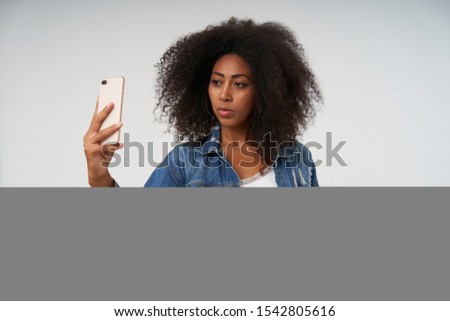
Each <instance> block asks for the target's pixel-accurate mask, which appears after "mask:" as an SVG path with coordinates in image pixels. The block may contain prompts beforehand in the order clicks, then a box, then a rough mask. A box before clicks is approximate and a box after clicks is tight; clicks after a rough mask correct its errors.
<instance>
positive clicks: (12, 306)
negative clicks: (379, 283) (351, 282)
mask: <svg viewBox="0 0 450 321" xmlns="http://www.w3.org/2000/svg"><path fill="white" fill-rule="evenodd" d="M448 304H449V302H448V301H156V302H155V301H153V302H152V301H2V302H0V308H1V311H2V316H4V318H5V320H48V321H52V320H57V321H59V320H61V319H64V320H68V321H72V320H76V321H78V320H102V321H103V320H105V321H106V320H144V319H148V320H205V321H206V320H236V319H238V320H252V321H254V320H286V321H289V320H302V319H303V320H311V321H312V320H328V321H329V320H333V321H360V320H367V321H379V320H386V321H404V320H405V321H406V320H407V321H416V320H420V321H422V320H433V321H448V316H449V313H448ZM259 306H260V307H261V315H262V316H258V314H259V310H258V307H259ZM277 306H278V307H279V308H278V310H276V311H278V317H277V316H276V312H274V313H273V312H272V311H274V309H275V307H277ZM291 306H292V307H294V309H293V310H294V311H298V313H299V316H297V315H294V316H288V314H289V309H290V307H291ZM299 306H301V307H302V308H303V314H301V313H302V308H298V309H297V307H299ZM307 306H308V308H306V307H307ZM154 307H156V309H159V310H154ZM197 307H198V309H199V311H201V309H206V310H210V311H211V312H212V311H213V310H214V307H216V308H218V309H220V310H219V313H221V312H225V311H224V310H225V309H228V310H230V309H245V310H246V316H239V317H237V316H235V317H231V316H213V317H208V316H202V317H200V316H198V317H197V316H192V317H191V316H190V311H189V310H188V311H187V312H188V316H172V315H173V313H172V312H170V315H171V316H159V317H158V316H156V317H155V316H150V317H149V316H147V317H145V316H141V317H136V316H135V315H134V316H130V315H129V316H128V317H125V316H122V317H119V319H118V317H117V316H116V314H115V312H116V311H117V310H119V309H144V310H145V312H147V309H150V310H151V312H152V314H153V313H154V312H153V311H161V312H159V313H160V314H161V313H162V314H163V315H168V313H169V312H167V310H166V309H172V308H175V309H176V310H177V311H178V309H194V313H195V309H196V308H197ZM266 307H267V310H266ZM283 307H287V308H283ZM316 307H317V309H316V314H317V312H318V313H319V315H318V316H314V314H313V313H314V312H313V311H314V309H315V308H316ZM322 307H325V309H322ZM330 308H332V311H334V315H332V316H331V315H330V314H329V311H330ZM115 309H117V310H115ZM307 310H309V311H310V312H306V311H307ZM171 311H173V310H171ZM251 311H253V313H252V312H251ZM269 311H271V312H270V313H269ZM285 311H286V312H285ZM324 311H325V312H324ZM284 312H285V314H286V316H281V314H283V313H284ZM130 313H131V312H130ZM199 313H201V312H199ZM204 313H205V314H206V313H208V312H204ZM323 314H325V315H326V316H322V315H323Z"/></svg>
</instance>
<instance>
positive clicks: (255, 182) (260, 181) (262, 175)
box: [240, 167, 278, 187]
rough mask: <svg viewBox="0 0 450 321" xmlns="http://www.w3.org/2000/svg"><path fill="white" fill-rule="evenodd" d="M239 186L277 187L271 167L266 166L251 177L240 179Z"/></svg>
mask: <svg viewBox="0 0 450 321" xmlns="http://www.w3.org/2000/svg"><path fill="white" fill-rule="evenodd" d="M240 187H278V185H277V182H276V180H275V172H274V171H273V167H266V168H264V169H263V170H262V171H261V172H259V173H257V174H256V175H254V176H252V177H249V178H244V179H241V181H240Z"/></svg>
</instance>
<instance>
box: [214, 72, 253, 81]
mask: <svg viewBox="0 0 450 321" xmlns="http://www.w3.org/2000/svg"><path fill="white" fill-rule="evenodd" d="M212 74H216V75H219V76H221V77H224V78H225V75H224V74H221V73H220V72H217V71H213V72H212ZM238 77H247V78H248V79H250V80H251V78H250V77H249V76H247V75H245V74H235V75H232V76H231V78H238Z"/></svg>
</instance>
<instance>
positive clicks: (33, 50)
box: [0, 0, 450, 187]
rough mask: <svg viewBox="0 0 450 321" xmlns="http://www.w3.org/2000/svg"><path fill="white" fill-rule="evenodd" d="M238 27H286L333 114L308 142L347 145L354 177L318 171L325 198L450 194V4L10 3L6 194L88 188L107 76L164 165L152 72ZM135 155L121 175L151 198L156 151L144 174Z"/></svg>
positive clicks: (3, 149)
mask: <svg viewBox="0 0 450 321" xmlns="http://www.w3.org/2000/svg"><path fill="white" fill-rule="evenodd" d="M233 15H234V16H236V17H238V18H252V19H254V20H255V21H256V22H264V21H278V22H281V23H283V24H285V25H287V26H289V27H290V28H291V29H292V30H293V31H294V32H295V33H296V35H297V36H298V39H299V41H300V42H301V43H302V44H303V45H304V47H305V49H306V54H307V57H308V59H309V62H310V65H311V67H312V69H313V71H314V72H315V73H316V75H317V79H318V81H319V84H320V85H321V89H322V91H323V94H324V99H325V104H324V105H323V107H322V109H321V112H320V113H319V114H318V116H317V118H316V121H315V123H314V124H313V125H312V126H311V127H310V129H309V130H308V131H307V133H306V135H305V136H304V137H303V139H302V140H303V142H308V141H316V142H319V143H320V144H322V145H323V146H325V144H326V142H325V138H326V132H332V135H333V143H332V144H333V146H335V145H336V144H337V143H338V142H339V141H347V143H346V144H345V145H344V147H343V148H342V149H341V151H340V155H341V157H342V158H343V159H344V160H345V162H346V163H347V165H348V166H345V167H343V166H340V165H339V164H338V163H337V162H336V161H335V160H334V161H333V164H332V166H325V164H322V165H321V166H319V168H318V175H319V176H318V177H319V182H320V184H321V185H323V186H443V185H445V186H448V185H450V171H449V170H448V168H447V160H448V159H449V156H450V152H449V148H448V147H449V134H448V131H447V128H448V126H447V123H448V121H449V119H450V98H449V94H448V91H449V87H450V86H449V84H450V58H449V57H450V1H438V0H435V1H425V0H424V1H416V0H414V1H385V0H383V1H356V0H355V1H333V0H322V1H298V0H296V1H279V0H278V1H261V0H260V1H242V0H241V1H234V0H227V1H208V2H206V1H198V0H194V1H193V0H190V1H119V0H117V1H111V0H108V1H106V0H105V1H103V0H102V1H101V0H96V1H91V2H90V3H86V2H76V1H31V0H30V1H17V0H8V1H5V0H0V186H18V187H22V186H43V187H44V186H45V187H47V186H88V184H87V178H86V177H87V171H86V164H85V159H84V153H83V146H82V138H83V135H84V133H85V132H86V130H87V128H88V126H89V123H90V119H91V117H92V114H93V111H94V106H95V99H96V96H97V93H98V89H99V82H100V80H101V79H102V78H103V77H107V76H115V75H123V76H124V77H125V78H126V84H125V96H124V114H123V122H124V126H123V131H125V132H128V133H130V139H131V140H132V141H136V142H140V143H141V144H143V145H144V146H147V143H148V142H154V148H153V153H154V155H153V156H152V157H153V159H154V160H155V161H161V160H162V151H161V147H158V146H160V145H161V143H162V142H163V141H172V140H173V137H172V135H170V134H163V131H164V130H165V129H166V127H167V125H166V124H161V123H155V122H154V116H153V109H154V107H155V102H156V99H155V92H154V82H155V76H156V69H155V68H154V67H153V66H154V64H156V63H157V62H158V60H159V58H160V57H161V55H162V54H163V53H164V51H165V50H167V49H168V47H169V46H170V45H171V44H173V43H174V42H175V41H176V40H177V38H178V37H180V36H182V35H185V34H186V33H190V32H195V31H199V30H202V29H204V28H205V27H206V26H207V25H209V24H216V23H218V22H220V21H223V20H227V19H228V18H229V17H230V16H233ZM130 151H131V154H130V158H131V162H130V166H129V167H127V168H125V167H124V164H122V166H119V167H117V168H112V169H111V172H112V174H113V176H114V177H115V178H116V179H117V181H118V182H119V183H120V184H121V186H142V185H143V184H144V183H145V181H146V180H147V178H148V176H149V174H150V173H151V171H152V170H153V167H152V166H150V165H148V162H147V161H148V158H149V157H148V156H147V152H148V149H147V148H146V149H145V155H144V154H143V155H141V157H142V158H143V159H144V161H145V166H142V167H141V166H139V155H138V151H137V148H131V149H130ZM312 152H313V155H314V157H315V159H322V160H324V159H325V149H323V150H316V149H312ZM121 153H122V155H123V153H124V151H122V152H121Z"/></svg>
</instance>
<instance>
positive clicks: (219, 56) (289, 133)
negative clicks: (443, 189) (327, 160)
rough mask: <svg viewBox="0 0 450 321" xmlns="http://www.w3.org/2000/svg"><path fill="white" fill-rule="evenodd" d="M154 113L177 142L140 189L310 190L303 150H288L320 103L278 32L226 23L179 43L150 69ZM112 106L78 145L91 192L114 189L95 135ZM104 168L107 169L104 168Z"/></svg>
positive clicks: (304, 67)
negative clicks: (154, 89)
mask: <svg viewBox="0 0 450 321" xmlns="http://www.w3.org/2000/svg"><path fill="white" fill-rule="evenodd" d="M157 94H158V95H159V100H158V104H157V107H156V108H161V110H162V116H166V117H168V119H169V123H170V124H171V129H175V132H176V134H177V135H178V137H180V139H184V140H187V142H185V143H182V144H179V145H178V146H176V147H175V148H174V149H173V150H172V151H171V152H170V153H169V154H168V155H167V157H166V158H165V159H164V160H163V162H162V163H161V164H160V165H159V166H158V167H157V168H156V169H155V170H154V171H153V173H152V175H151V176H150V178H149V179H148V181H147V183H146V184H145V186H146V187H154V186H160V187H169V186H171V187H172V186H173V187H250V186H260V187H277V186H278V187H282V186H286V187H299V186H318V181H317V175H316V169H315V166H314V162H313V161H312V157H311V153H310V152H309V150H308V149H307V148H306V147H305V146H304V145H302V144H301V143H299V142H297V141H296V136H297V135H299V134H302V133H303V132H304V130H305V129H306V127H307V125H308V124H309V122H310V121H311V120H312V119H313V117H314V115H315V111H316V108H315V103H318V102H321V94H320V91H319V88H318V85H317V83H316V81H315V77H314V74H313V73H312V71H311V69H310V68H309V66H308V64H307V62H306V60H305V56H304V51H303V48H302V46H301V45H300V44H299V43H298V42H297V40H296V39H295V36H294V35H293V34H292V32H291V31H290V30H289V29H288V28H286V27H285V26H283V25H281V24H278V23H273V22H270V23H263V24H256V23H254V22H253V21H252V20H238V19H236V18H231V19H229V20H228V21H226V22H224V23H222V24H220V25H216V26H208V27H207V28H206V29H205V30H203V31H201V32H197V33H194V34H189V35H187V36H185V37H182V38H181V39H179V40H178V41H177V42H176V44H175V45H173V46H172V47H171V48H169V50H167V52H166V53H165V54H164V55H163V56H162V58H161V61H160V63H159V64H158V81H157ZM112 108H113V106H109V107H108V108H105V109H104V110H103V111H102V112H100V113H99V114H97V115H94V118H93V120H92V123H91V126H90V128H89V130H88V132H87V133H86V135H85V137H84V146H85V154H86V159H87V163H88V176H89V184H90V185H91V186H117V184H116V183H115V181H114V179H113V178H112V177H111V175H110V174H109V172H108V168H107V164H108V163H109V161H110V160H111V157H112V155H113V153H114V151H115V150H117V149H119V148H121V147H122V146H121V145H117V146H113V147H110V148H109V150H108V151H106V150H105V146H101V145H100V142H101V141H102V140H103V139H105V138H106V137H108V136H109V135H111V134H112V133H114V132H116V131H117V130H119V128H120V126H121V124H117V125H116V126H111V127H109V128H107V129H104V130H102V131H99V128H100V127H101V124H102V122H103V120H104V119H105V118H106V116H107V115H108V113H109V112H110V111H111V110H112ZM105 164H106V166H104V165H105Z"/></svg>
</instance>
